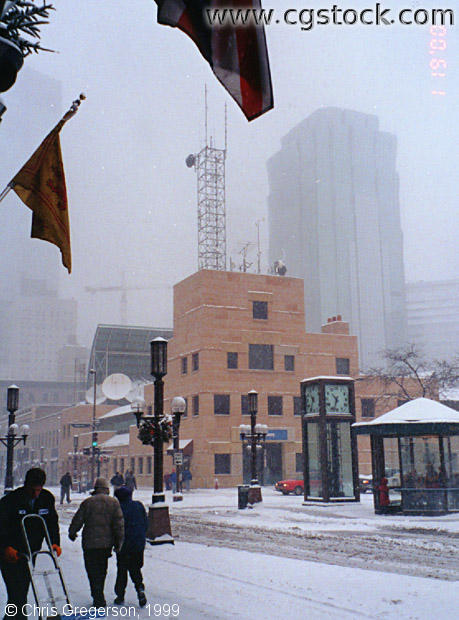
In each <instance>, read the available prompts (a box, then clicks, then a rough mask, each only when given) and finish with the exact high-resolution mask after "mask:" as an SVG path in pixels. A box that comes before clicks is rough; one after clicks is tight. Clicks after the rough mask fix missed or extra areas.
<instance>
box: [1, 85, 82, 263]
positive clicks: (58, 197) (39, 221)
mask: <svg viewBox="0 0 459 620" xmlns="http://www.w3.org/2000/svg"><path fill="white" fill-rule="evenodd" d="M84 98H85V97H84V95H80V98H79V99H77V100H76V101H74V102H73V104H72V107H71V108H70V110H69V111H68V112H67V113H66V114H65V115H64V117H63V118H62V119H61V120H60V121H59V123H58V124H57V125H56V126H55V127H54V129H53V130H52V131H51V132H50V133H49V134H48V135H47V136H46V138H45V139H44V140H43V142H42V143H41V144H40V146H39V147H38V148H37V150H36V151H35V153H34V154H33V155H32V157H31V158H30V159H29V160H28V161H27V162H26V163H25V164H24V165H23V166H22V168H21V169H20V170H19V172H18V173H17V174H16V176H15V177H14V178H13V179H12V180H11V181H10V183H9V184H8V185H9V187H10V188H11V189H12V190H14V191H15V192H16V194H17V195H18V196H19V198H20V199H21V200H22V201H23V202H24V204H26V205H27V206H28V207H29V209H31V210H32V212H33V215H32V232H31V237H35V238H37V239H43V240H45V241H49V242H50V243H54V245H57V247H58V248H59V249H60V251H61V254H62V263H63V265H64V266H65V267H67V270H68V272H69V273H70V272H71V270H72V256H71V252H70V224H69V211H68V203H67V190H66V186H65V175H64V165H63V162H62V152H61V144H60V138H59V132H60V131H61V129H62V127H63V126H64V124H65V123H66V122H67V121H68V120H69V118H71V117H72V116H73V115H74V114H75V113H76V111H77V109H78V106H79V105H80V102H81V101H82V100H83V99H84Z"/></svg>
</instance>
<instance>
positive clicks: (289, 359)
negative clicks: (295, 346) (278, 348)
mask: <svg viewBox="0 0 459 620" xmlns="http://www.w3.org/2000/svg"><path fill="white" fill-rule="evenodd" d="M284 370H295V356H294V355H284Z"/></svg>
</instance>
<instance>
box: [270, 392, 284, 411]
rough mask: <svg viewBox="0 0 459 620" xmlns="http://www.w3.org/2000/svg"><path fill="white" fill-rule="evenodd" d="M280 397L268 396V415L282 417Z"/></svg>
mask: <svg viewBox="0 0 459 620" xmlns="http://www.w3.org/2000/svg"><path fill="white" fill-rule="evenodd" d="M282 413H283V412H282V396H268V415H282Z"/></svg>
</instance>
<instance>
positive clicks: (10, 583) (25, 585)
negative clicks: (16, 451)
mask: <svg viewBox="0 0 459 620" xmlns="http://www.w3.org/2000/svg"><path fill="white" fill-rule="evenodd" d="M45 482H46V474H45V472H44V471H43V470H42V469H39V468H38V467H34V468H32V469H29V471H28V472H27V473H26V475H25V479H24V486H22V487H19V488H18V489H15V490H14V491H11V492H10V493H8V495H5V496H4V497H2V499H1V500H0V568H1V571H2V576H3V580H4V581H5V585H6V590H7V593H8V603H9V604H10V605H16V609H17V614H16V616H15V617H16V618H17V619H18V620H19V619H21V620H22V619H24V618H26V616H25V615H24V614H23V612H22V608H23V605H25V604H26V603H27V592H28V590H29V584H30V574H29V569H28V566H27V560H26V557H25V554H26V553H27V551H28V550H27V545H26V541H25V540H24V536H23V534H22V529H21V523H22V519H23V517H25V515H28V514H37V515H40V516H41V517H43V519H44V520H45V523H46V526H47V528H48V532H49V536H50V539H51V544H52V548H53V550H54V551H55V553H56V554H57V555H58V556H59V555H60V554H61V548H60V546H59V545H60V538H59V525H58V517H57V513H56V509H55V507H54V502H55V500H54V495H53V494H52V493H50V492H49V491H47V490H46V489H43V485H44V484H45ZM26 531H27V537H28V540H29V544H30V549H31V551H32V553H33V552H34V551H38V550H39V549H41V545H42V543H43V539H44V535H45V532H44V528H43V525H42V523H41V522H40V520H39V519H29V520H27V521H26ZM5 618H8V616H5Z"/></svg>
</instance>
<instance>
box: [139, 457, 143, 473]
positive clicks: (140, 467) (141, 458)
mask: <svg viewBox="0 0 459 620" xmlns="http://www.w3.org/2000/svg"><path fill="white" fill-rule="evenodd" d="M139 474H143V456H139Z"/></svg>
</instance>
